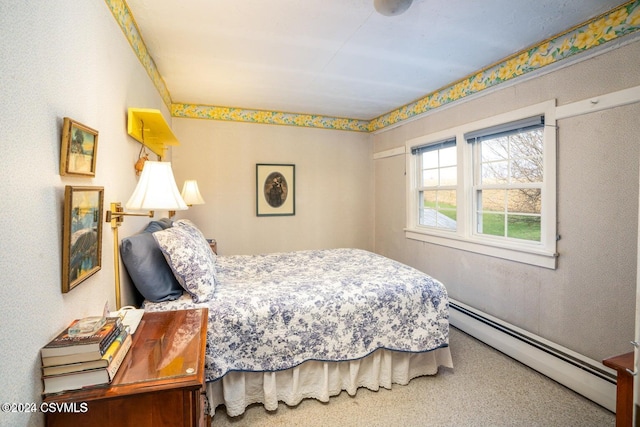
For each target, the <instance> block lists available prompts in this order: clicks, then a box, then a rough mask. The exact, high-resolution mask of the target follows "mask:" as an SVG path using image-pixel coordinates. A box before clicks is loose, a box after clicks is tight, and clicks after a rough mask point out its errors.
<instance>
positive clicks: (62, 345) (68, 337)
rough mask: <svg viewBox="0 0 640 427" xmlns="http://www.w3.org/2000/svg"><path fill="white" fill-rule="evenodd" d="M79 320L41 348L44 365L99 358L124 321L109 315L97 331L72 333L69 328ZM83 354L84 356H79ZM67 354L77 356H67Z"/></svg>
mask: <svg viewBox="0 0 640 427" xmlns="http://www.w3.org/2000/svg"><path fill="white" fill-rule="evenodd" d="M79 321H80V320H79V319H78V320H75V321H74V322H72V323H71V325H69V327H68V328H66V329H65V330H64V331H62V332H61V333H60V334H59V335H58V336H57V337H55V338H54V339H53V340H51V342H49V343H48V344H47V345H46V346H44V347H43V348H42V349H41V351H40V354H41V356H42V360H43V366H51V365H53V364H65V363H77V362H84V361H89V360H98V359H100V358H101V357H102V355H103V354H104V353H105V352H106V351H107V348H108V347H109V345H110V344H111V343H112V342H113V341H114V340H115V339H116V337H117V336H118V334H119V333H120V331H121V330H122V321H121V320H120V318H119V317H108V318H107V319H106V322H105V324H104V325H103V326H102V327H101V328H100V329H99V330H98V331H96V332H93V333H90V334H81V335H72V334H70V333H69V328H73V327H74V325H75V324H76V323H77V322H79ZM81 354H84V356H77V355H81ZM67 356H77V357H70V358H67ZM54 358H55V359H54ZM45 362H46V363H45Z"/></svg>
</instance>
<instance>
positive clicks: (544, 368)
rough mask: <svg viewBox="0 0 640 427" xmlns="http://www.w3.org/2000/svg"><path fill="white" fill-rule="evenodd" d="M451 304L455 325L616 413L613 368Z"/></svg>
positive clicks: (462, 305) (452, 320) (456, 302)
mask: <svg viewBox="0 0 640 427" xmlns="http://www.w3.org/2000/svg"><path fill="white" fill-rule="evenodd" d="M449 307H450V310H449V321H450V323H451V325H452V326H454V327H456V328H458V329H460V330H461V331H463V332H466V333H467V334H469V335H471V336H473V337H474V338H476V339H478V340H480V341H482V342H484V343H485V344H487V345H489V346H491V347H493V348H495V349H496V350H498V351H500V352H502V353H504V354H506V355H508V356H510V357H512V358H514V359H516V360H518V361H519V362H521V363H523V364H525V365H527V366H529V367H530V368H532V369H534V370H536V371H538V372H540V373H541V374H543V375H546V376H547V377H549V378H551V379H553V380H555V381H557V382H559V383H560V384H562V385H564V386H566V387H568V388H570V389H572V390H574V391H575V392H577V393H579V394H581V395H583V396H584V397H586V398H587V399H590V400H592V401H594V402H596V403H598V404H599V405H601V406H603V407H605V408H607V409H608V410H610V411H611V412H615V410H616V372H615V371H614V370H612V369H609V368H607V367H606V366H604V365H603V364H602V363H600V362H597V361H595V360H593V359H589V358H587V357H584V356H582V355H581V354H579V353H576V352H574V351H571V350H569V349H567V348H564V347H562V346H559V345H557V344H555V343H553V342H551V341H548V340H545V339H544V338H542V337H539V336H537V335H534V334H531V333H529V332H527V331H525V330H523V329H520V328H518V327H516V326H513V325H511V324H509V323H506V322H503V321H501V320H500V319H497V318H495V317H493V316H490V315H488V314H486V313H483V312H481V311H479V310H476V309H475V308H472V307H470V306H468V305H465V304H463V303H461V302H458V301H455V300H453V299H450V300H449Z"/></svg>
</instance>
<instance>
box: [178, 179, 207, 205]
mask: <svg viewBox="0 0 640 427" xmlns="http://www.w3.org/2000/svg"><path fill="white" fill-rule="evenodd" d="M181 195H182V199H183V200H184V202H185V203H186V204H187V206H193V205H204V199H203V198H202V195H201V194H200V190H199V189H198V181H196V180H195V179H188V180H186V181H185V182H184V185H183V186H182V193H181Z"/></svg>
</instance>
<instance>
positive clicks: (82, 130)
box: [60, 117, 98, 176]
mask: <svg viewBox="0 0 640 427" xmlns="http://www.w3.org/2000/svg"><path fill="white" fill-rule="evenodd" d="M97 155H98V131H97V130H95V129H91V128H90V127H89V126H85V125H83V124H82V123H78V122H77V121H75V120H73V119H70V118H69V117H65V118H64V122H63V124H62V143H61V147H60V175H78V176H96V160H97Z"/></svg>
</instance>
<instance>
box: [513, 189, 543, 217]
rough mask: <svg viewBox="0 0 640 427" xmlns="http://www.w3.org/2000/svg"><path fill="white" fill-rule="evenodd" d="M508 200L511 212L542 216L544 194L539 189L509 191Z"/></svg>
mask: <svg viewBox="0 0 640 427" xmlns="http://www.w3.org/2000/svg"><path fill="white" fill-rule="evenodd" d="M508 200H509V204H508V207H507V210H508V211H509V212H514V213H530V214H540V208H541V205H542V203H541V200H542V192H541V190H540V189H539V188H522V189H517V190H509V191H508Z"/></svg>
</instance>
